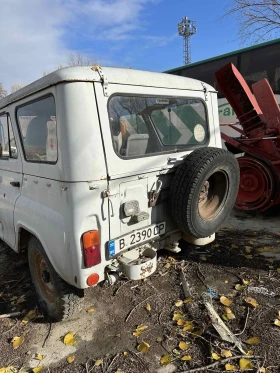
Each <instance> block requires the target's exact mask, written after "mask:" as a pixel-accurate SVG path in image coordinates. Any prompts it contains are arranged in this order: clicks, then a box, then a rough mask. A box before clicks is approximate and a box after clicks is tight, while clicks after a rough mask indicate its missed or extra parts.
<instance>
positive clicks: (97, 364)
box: [94, 359, 102, 367]
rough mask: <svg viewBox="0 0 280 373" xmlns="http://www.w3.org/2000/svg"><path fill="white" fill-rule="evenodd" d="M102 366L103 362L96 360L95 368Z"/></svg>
mask: <svg viewBox="0 0 280 373" xmlns="http://www.w3.org/2000/svg"><path fill="white" fill-rule="evenodd" d="M101 364H102V360H100V359H99V360H96V362H95V363H94V366H95V367H99V366H100V365H101Z"/></svg>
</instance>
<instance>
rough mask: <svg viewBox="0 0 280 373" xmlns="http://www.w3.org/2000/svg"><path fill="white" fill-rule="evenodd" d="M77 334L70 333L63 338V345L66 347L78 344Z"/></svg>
mask: <svg viewBox="0 0 280 373" xmlns="http://www.w3.org/2000/svg"><path fill="white" fill-rule="evenodd" d="M74 335H75V332H69V333H68V334H66V335H65V336H64V338H63V343H64V344H65V345H66V346H73V345H74V344H75V343H76V339H75V338H74Z"/></svg>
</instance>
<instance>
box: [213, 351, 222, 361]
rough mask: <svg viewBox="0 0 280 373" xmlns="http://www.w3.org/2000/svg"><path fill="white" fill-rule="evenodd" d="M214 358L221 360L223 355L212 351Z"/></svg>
mask: <svg viewBox="0 0 280 373" xmlns="http://www.w3.org/2000/svg"><path fill="white" fill-rule="evenodd" d="M212 358H213V359H214V360H220V359H221V356H219V355H218V354H216V352H212Z"/></svg>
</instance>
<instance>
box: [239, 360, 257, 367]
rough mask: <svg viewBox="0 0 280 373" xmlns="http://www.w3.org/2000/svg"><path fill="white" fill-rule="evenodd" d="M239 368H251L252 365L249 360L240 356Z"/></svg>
mask: <svg viewBox="0 0 280 373" xmlns="http://www.w3.org/2000/svg"><path fill="white" fill-rule="evenodd" d="M239 368H240V370H248V369H253V368H254V365H253V364H252V363H251V361H250V360H248V359H245V358H242V359H240V360H239Z"/></svg>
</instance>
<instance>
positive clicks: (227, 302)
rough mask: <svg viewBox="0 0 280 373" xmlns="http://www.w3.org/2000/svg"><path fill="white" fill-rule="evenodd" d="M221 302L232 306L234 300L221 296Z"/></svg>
mask: <svg viewBox="0 0 280 373" xmlns="http://www.w3.org/2000/svg"><path fill="white" fill-rule="evenodd" d="M220 302H221V303H222V304H223V305H224V306H230V305H231V303H232V300H230V299H228V298H227V297H225V296H223V295H222V296H221V298H220Z"/></svg>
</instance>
